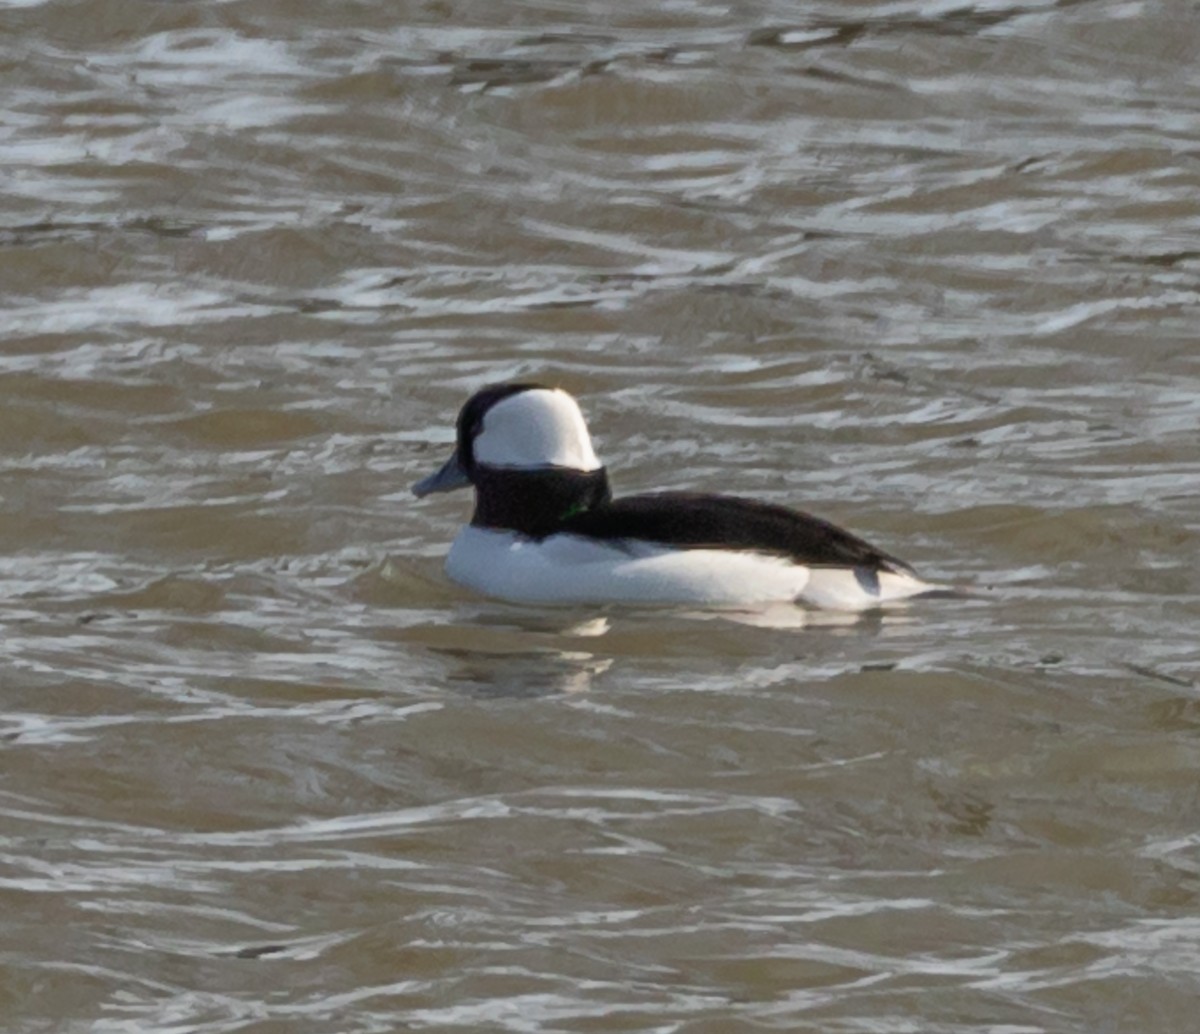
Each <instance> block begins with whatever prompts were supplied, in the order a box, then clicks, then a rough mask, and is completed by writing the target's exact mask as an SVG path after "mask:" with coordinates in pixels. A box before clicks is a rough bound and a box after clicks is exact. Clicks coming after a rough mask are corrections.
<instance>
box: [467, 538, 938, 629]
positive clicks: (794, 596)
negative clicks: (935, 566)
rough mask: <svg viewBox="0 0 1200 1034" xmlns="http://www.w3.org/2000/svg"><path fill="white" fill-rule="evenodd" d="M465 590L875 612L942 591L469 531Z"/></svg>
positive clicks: (719, 557) (765, 564)
mask: <svg viewBox="0 0 1200 1034" xmlns="http://www.w3.org/2000/svg"><path fill="white" fill-rule="evenodd" d="M446 573H447V574H448V575H449V576H450V577H451V578H452V579H453V580H454V581H456V582H458V583H459V584H460V585H465V586H466V587H467V588H469V589H474V590H475V591H476V592H480V593H483V594H484V595H487V596H494V597H497V598H499V599H504V600H511V601H512V602H514V603H691V604H705V605H708V606H732V607H737V606H746V605H751V604H762V603H779V602H789V603H800V604H808V605H810V606H814V607H821V608H825V609H830V610H846V611H859V610H869V609H870V608H872V607H878V606H880V605H882V604H886V603H889V602H894V601H897V600H903V599H907V598H908V597H910V596H914V595H917V594H918V593H921V592H925V591H928V590H929V589H931V588H933V586H931V585H929V584H928V583H926V582H922V581H920V580H918V579H916V578H913V577H911V576H908V575H893V574H889V573H883V574H880V575H879V577H878V580H874V579H870V578H865V579H864V578H859V577H858V576H856V574H855V572H854V571H853V570H851V569H849V568H829V567H818V568H808V567H805V566H803V565H801V564H795V563H792V562H791V561H789V560H787V559H785V558H783V557H774V556H768V555H765V554H762V553H748V552H737V551H733V550H724V549H670V548H667V547H664V546H658V545H654V544H652V543H645V542H641V543H639V542H629V541H622V542H620V543H604V542H597V541H594V540H591V539H587V538H584V537H582V536H578V535H551V536H550V537H549V538H547V539H543V540H542V541H541V542H535V541H533V540H531V539H527V538H524V537H522V536H520V535H516V534H514V533H513V532H509V531H493V530H488V529H484V528H475V527H470V526H468V527H466V528H463V530H462V531H461V532H459V534H458V537H457V538H456V539H455V540H454V544H453V545H452V546H451V547H450V554H449V556H448V557H447V558H446Z"/></svg>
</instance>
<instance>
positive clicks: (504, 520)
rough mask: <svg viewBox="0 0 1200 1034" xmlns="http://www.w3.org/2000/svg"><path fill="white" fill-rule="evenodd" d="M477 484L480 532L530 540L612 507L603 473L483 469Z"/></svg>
mask: <svg viewBox="0 0 1200 1034" xmlns="http://www.w3.org/2000/svg"><path fill="white" fill-rule="evenodd" d="M472 480H473V481H474V483H475V513H474V515H473V516H472V517H471V523H472V524H473V525H474V526H475V527H477V528H496V529H503V530H506V531H515V532H518V533H519V534H521V535H527V536H529V537H530V538H535V539H540V538H545V537H546V536H547V535H552V534H553V533H554V532H555V531H557V530H558V528H559V527H561V525H562V523H563V522H564V521H565V520H566V519H567V518H568V517H573V516H574V515H575V514H577V513H582V512H583V511H584V510H590V509H592V508H593V507H595V506H599V505H601V504H603V503H606V502H608V500H609V499H611V498H612V493H611V491H610V490H609V487H608V474H607V473H606V472H605V470H604V468H603V467H600V468H599V469H598V470H588V471H583V470H568V469H566V468H564V467H543V468H541V469H538V470H513V469H500V468H495V467H484V466H479V467H477V468H476V469H475V471H474V474H473V477H472Z"/></svg>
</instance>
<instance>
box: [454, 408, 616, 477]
mask: <svg viewBox="0 0 1200 1034" xmlns="http://www.w3.org/2000/svg"><path fill="white" fill-rule="evenodd" d="M474 449H475V459H476V461H477V462H479V463H485V464H487V465H488V466H490V467H548V466H549V467H568V468H570V469H571V470H583V471H587V470H599V469H600V461H599V460H598V459H597V458H596V453H595V451H594V450H593V449H592V439H591V436H590V435H589V434H588V429H587V424H586V423H585V422H584V419H583V414H582V413H581V412H580V411H579V404H578V403H577V402H576V401H575V400H574V399H573V398H571V396H570V395H568V394H567V393H566V392H565V391H560V390H558V389H557V388H554V389H551V388H534V389H531V390H529V391H522V392H520V393H518V394H516V395H511V396H509V397H508V398H506V399H502V400H501V401H499V402H497V403H496V404H495V405H494V406H492V408H491V409H489V410H488V411H487V413H486V414H485V415H484V418H483V430H482V431H480V433H479V434H478V435H477V436H476V438H475V444H474Z"/></svg>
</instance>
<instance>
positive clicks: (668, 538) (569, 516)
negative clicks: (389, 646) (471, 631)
mask: <svg viewBox="0 0 1200 1034" xmlns="http://www.w3.org/2000/svg"><path fill="white" fill-rule="evenodd" d="M469 485H473V486H474V488H475V513H474V515H473V516H472V518H471V523H470V524H469V525H467V526H466V527H465V528H463V529H462V530H461V531H460V532H459V533H458V536H457V538H455V540H454V544H453V545H452V546H451V547H450V553H449V555H448V556H447V558H446V573H447V574H448V575H449V576H450V578H451V579H452V580H454V581H456V582H458V583H459V584H461V585H465V586H467V587H468V588H470V589H474V590H475V591H477V592H481V593H483V594H485V595H488V596H495V597H498V598H500V599H505V600H511V601H513V602H517V603H690V604H702V605H707V606H726V607H740V606H748V605H755V604H764V603H776V602H780V601H789V602H794V603H798V604H803V605H808V606H814V607H821V608H826V609H832V610H850V611H859V610H867V609H870V608H873V607H878V606H881V605H883V604H887V603H892V602H895V601H898V600H905V599H909V598H910V597H913V596H919V595H922V594H924V593H930V592H936V591H939V590H941V589H942V588H943V587H942V586H938V585H934V584H932V583H930V582H926V581H923V580H922V579H921V578H919V577H918V576H917V574H916V572H915V571H913V569H912V568H911V567H910V566H909V565H908V564H906V563H904V562H903V561H901V560H898V559H896V558H895V557H894V556H891V555H889V554H888V553H885V552H883V550H881V549H878V548H876V547H875V546H872V545H871V544H870V543H868V542H865V541H863V540H862V539H860V538H858V537H857V536H855V535H851V534H850V533H849V532H847V531H843V530H842V529H841V528H838V527H836V526H835V525H833V524H830V523H829V522H828V521H823V520H821V519H820V518H819V517H812V516H810V515H809V514H806V513H801V512H799V511H797V510H790V509H788V508H786V507H783V506H775V505H772V504H770V503H762V502H756V501H754V500H751V499H741V498H737V497H734V496H727V495H708V494H704V493H698V492H658V493H654V494H649V495H634V496H626V497H625V498H622V499H613V498H612V494H611V492H610V491H609V486H608V475H607V474H606V472H605V468H604V467H603V465H602V464H601V463H600V461H599V459H597V458H596V453H595V451H594V450H593V448H592V439H591V436H590V435H589V434H588V429H587V424H586V423H585V422H584V419H583V414H582V413H581V412H580V409H579V405H578V403H577V402H576V401H575V399H573V398H572V397H571V396H570V395H568V394H567V393H566V392H565V391H562V390H561V389H558V388H549V387H546V386H544V385H541V384H500V385H495V386H493V387H489V388H484V389H483V390H482V391H479V392H477V393H476V394H475V395H473V396H472V397H471V398H470V400H468V402H467V404H466V405H465V406H463V408H462V411H461V412H460V413H459V415H458V442H457V446H456V448H455V450H454V452H453V454H452V455H451V456H450V458H449V460H447V461H446V463H445V465H444V466H443V467H442V468H441V469H440V470H438V471H437V472H436V473H434V474H431V475H430V476H429V477H427V478H425V479H424V480H422V481H419V482H417V483H416V484H415V485H413V489H412V490H413V493H414V494H415V495H417V496H426V495H430V494H432V493H434V492H448V491H451V490H452V489H455V488H466V487H467V486H469Z"/></svg>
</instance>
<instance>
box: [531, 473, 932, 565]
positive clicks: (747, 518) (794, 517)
mask: <svg viewBox="0 0 1200 1034" xmlns="http://www.w3.org/2000/svg"><path fill="white" fill-rule="evenodd" d="M555 530H557V531H563V532H569V533H572V534H576V535H588V536H590V537H592V538H598V539H641V540H646V541H650V542H659V543H662V544H663V545H667V546H676V547H679V548H682V549H740V550H751V551H755V552H760V553H774V554H776V555H778V556H785V557H788V558H789V559H790V560H794V561H796V562H797V563H801V564H814V565H823V566H831V567H865V568H869V569H872V570H886V571H896V572H904V573H906V574H911V573H913V572H912V568H910V567H909V566H908V564H906V563H904V561H902V560H898V559H897V558H896V557H894V556H891V555H890V554H888V553H885V552H883V550H881V549H877V548H876V547H875V546H872V545H871V544H870V543H869V542H866V541H864V540H863V539H860V538H858V536H856V535H851V534H850V532H848V531H843V530H842V529H841V528H839V527H837V526H836V525H834V524H830V523H829V522H828V521H824V520H821V518H820V517H813V516H812V515H811V514H807V513H802V512H800V511H799V510H790V509H788V508H787V507H784V506H774V505H772V504H770V503H760V502H757V501H755V500H752V499H741V498H738V497H736V496H726V495H707V494H704V493H698V492H662V493H656V494H653V495H634V496H628V497H627V498H624V499H616V500H613V501H612V502H610V503H606V504H604V505H601V506H597V507H594V508H592V509H588V510H585V511H583V512H582V513H577V514H574V515H573V516H570V517H568V518H567V519H566V520H564V521H562V522H561V523H560V524H559V526H558V527H557V529H555Z"/></svg>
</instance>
